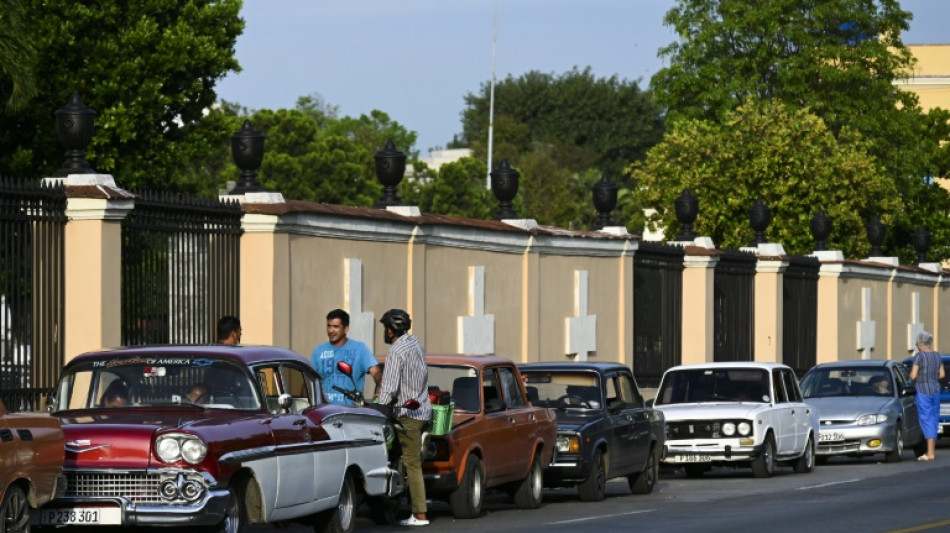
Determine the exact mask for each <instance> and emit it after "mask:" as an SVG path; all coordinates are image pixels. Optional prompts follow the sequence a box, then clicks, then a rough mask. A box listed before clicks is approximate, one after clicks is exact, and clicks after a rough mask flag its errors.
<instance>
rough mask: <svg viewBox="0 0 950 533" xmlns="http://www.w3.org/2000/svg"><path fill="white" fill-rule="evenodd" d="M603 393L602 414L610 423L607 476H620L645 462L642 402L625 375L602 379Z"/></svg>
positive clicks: (647, 423) (645, 422)
mask: <svg viewBox="0 0 950 533" xmlns="http://www.w3.org/2000/svg"><path fill="white" fill-rule="evenodd" d="M604 390H605V391H606V393H607V395H606V398H607V403H606V407H607V409H606V412H607V417H608V418H609V419H610V424H611V431H612V433H613V443H611V446H610V449H609V452H610V463H611V467H612V468H611V469H610V472H611V475H613V474H617V475H623V474H625V473H627V472H630V471H634V470H637V469H638V467H639V466H640V465H641V464H643V462H644V461H645V460H646V450H645V447H646V445H645V444H644V441H645V440H646V441H647V442H649V440H648V439H649V434H650V421H649V417H648V416H647V415H646V412H644V407H643V399H642V398H640V397H639V396H638V395H637V394H636V387H635V386H634V384H633V378H632V377H631V376H630V375H629V374H626V373H623V372H619V373H612V374H608V375H607V376H605V379H604Z"/></svg>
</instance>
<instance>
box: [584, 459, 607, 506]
mask: <svg viewBox="0 0 950 533" xmlns="http://www.w3.org/2000/svg"><path fill="white" fill-rule="evenodd" d="M606 456H607V454H606V453H604V452H603V451H598V452H597V454H596V455H595V456H594V464H593V468H591V470H590V475H589V476H587V479H585V480H584V481H582V482H581V483H578V485H577V495H578V497H580V499H581V501H584V502H599V501H601V500H603V499H604V494H605V493H606V492H607V457H606Z"/></svg>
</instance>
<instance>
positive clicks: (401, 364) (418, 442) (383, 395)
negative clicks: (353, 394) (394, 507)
mask: <svg viewBox="0 0 950 533" xmlns="http://www.w3.org/2000/svg"><path fill="white" fill-rule="evenodd" d="M379 321H380V323H381V324H382V325H383V329H384V331H383V335H384V340H385V341H386V344H389V345H390V346H389V353H388V354H387V355H386V366H385V367H384V369H383V382H382V386H381V390H380V393H379V403H381V404H383V405H386V404H390V403H393V402H395V403H396V405H397V407H396V417H397V418H398V420H399V422H400V424H401V427H397V428H396V435H397V436H398V437H399V444H400V446H402V462H403V464H404V465H406V474H407V476H408V477H409V498H410V503H411V504H412V515H411V516H409V518H407V519H405V520H402V521H401V522H399V523H400V524H401V525H404V526H427V525H429V520H428V519H427V518H426V487H425V481H424V480H423V478H422V433H423V432H424V431H425V430H426V428H427V427H428V426H429V419H430V418H432V404H431V403H429V368H428V367H427V366H426V353H425V348H423V346H422V341H420V340H419V338H418V337H416V336H415V335H412V334H411V333H409V328H410V327H411V326H412V320H410V318H409V313H406V312H405V311H403V310H402V309H390V310H389V311H386V312H385V313H384V314H383V316H382V318H380V319H379ZM409 400H416V401H417V402H419V408H418V409H415V410H410V409H405V408H403V407H399V406H401V405H405V403H406V402H407V401H409Z"/></svg>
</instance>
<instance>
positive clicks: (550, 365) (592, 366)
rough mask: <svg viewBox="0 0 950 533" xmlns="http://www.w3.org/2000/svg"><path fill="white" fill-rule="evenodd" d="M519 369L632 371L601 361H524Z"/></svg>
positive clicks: (624, 366)
mask: <svg viewBox="0 0 950 533" xmlns="http://www.w3.org/2000/svg"><path fill="white" fill-rule="evenodd" d="M518 369H519V370H521V372H522V373H524V372H532V371H546V372H570V371H572V370H579V371H591V370H593V371H596V372H610V371H613V370H627V371H628V372H629V371H630V369H629V368H628V367H627V366H626V365H623V364H620V363H612V362H601V361H596V362H595V361H579V362H542V363H523V364H520V365H518Z"/></svg>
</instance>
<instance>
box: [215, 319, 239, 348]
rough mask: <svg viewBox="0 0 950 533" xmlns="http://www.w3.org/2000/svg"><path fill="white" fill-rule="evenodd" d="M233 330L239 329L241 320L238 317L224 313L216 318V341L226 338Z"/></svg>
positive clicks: (222, 340)
mask: <svg viewBox="0 0 950 533" xmlns="http://www.w3.org/2000/svg"><path fill="white" fill-rule="evenodd" d="M233 331H241V321H240V320H238V317H236V316H231V315H225V316H223V317H221V318H220V319H219V320H218V342H224V341H226V340H228V337H230V336H231V332H233Z"/></svg>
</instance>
